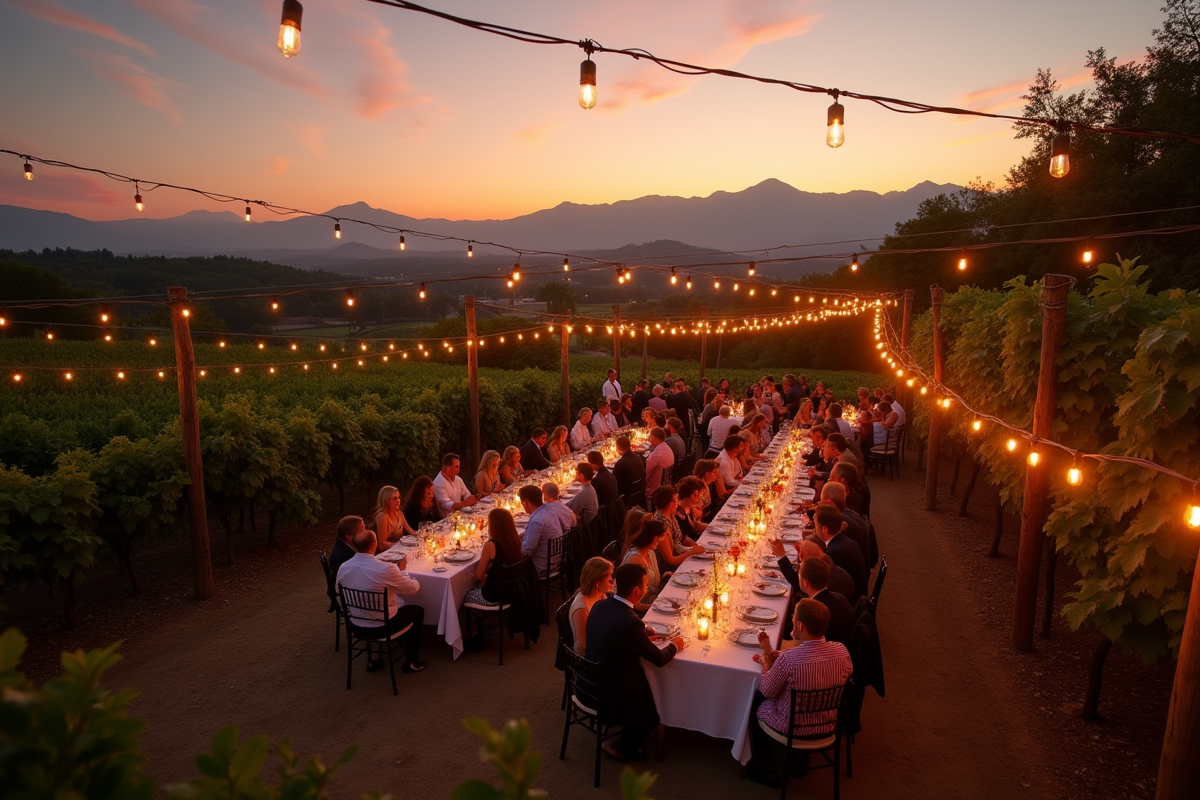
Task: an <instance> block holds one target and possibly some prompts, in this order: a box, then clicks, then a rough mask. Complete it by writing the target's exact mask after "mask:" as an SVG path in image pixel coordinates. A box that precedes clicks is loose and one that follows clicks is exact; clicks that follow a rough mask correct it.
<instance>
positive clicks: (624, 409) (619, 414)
mask: <svg viewBox="0 0 1200 800" xmlns="http://www.w3.org/2000/svg"><path fill="white" fill-rule="evenodd" d="M608 408H609V410H610V411H612V413H613V416H615V417H616V418H617V426H618V427H621V428H628V427H629V426H630V425H635V424H637V414H634V413H633V395H630V394H625V395H621V399H620V400H619V401H617V404H616V406H614V405H613V404H612V403H609V404H608Z"/></svg>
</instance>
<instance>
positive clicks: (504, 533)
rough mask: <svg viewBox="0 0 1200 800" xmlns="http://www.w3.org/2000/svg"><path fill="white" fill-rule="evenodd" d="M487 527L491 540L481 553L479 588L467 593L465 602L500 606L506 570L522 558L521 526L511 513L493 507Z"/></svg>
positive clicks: (477, 571) (477, 566)
mask: <svg viewBox="0 0 1200 800" xmlns="http://www.w3.org/2000/svg"><path fill="white" fill-rule="evenodd" d="M487 526H488V540H487V541H486V542H485V543H484V545H483V550H481V551H480V553H479V563H478V564H476V565H475V580H477V581H479V586H477V587H475V588H474V589H472V590H471V591H469V592H467V596H466V598H464V599H463V602H464V603H479V604H480V605H493V606H494V605H499V604H500V584H501V583H503V582H504V568H505V567H506V566H509V565H510V564H515V563H517V562H518V561H520V560H521V558H522V556H521V538H520V537H519V536H517V523H516V521H515V520H513V515H512V512H511V511H509V510H508V509H504V508H493V509H492V510H491V511H489V512H488V516H487Z"/></svg>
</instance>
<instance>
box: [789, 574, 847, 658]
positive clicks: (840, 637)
mask: <svg viewBox="0 0 1200 800" xmlns="http://www.w3.org/2000/svg"><path fill="white" fill-rule="evenodd" d="M828 583H829V565H828V564H826V563H825V561H824V560H823V559H820V558H809V559H806V560H805V561H804V562H803V563H802V564H800V591H801V592H803V593H804V596H805V597H811V598H812V599H813V600H816V601H817V602H818V603H820V604H821V605H823V606H825V607H826V608H828V609H829V627H828V628H826V629H825V638H826V639H828V640H829V641H831V642H841V643H842V644H844V645H846V646H847V647H849V646H850V637H851V635H852V634H853V633H854V609H853V608H851V607H850V601H849V600H847V599H846V597H845V596H844V595H841V594H839V593H838V592H835V591H832V590H831V589H829V586H828Z"/></svg>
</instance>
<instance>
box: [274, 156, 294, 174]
mask: <svg viewBox="0 0 1200 800" xmlns="http://www.w3.org/2000/svg"><path fill="white" fill-rule="evenodd" d="M291 165H292V160H291V159H290V158H284V157H283V156H271V174H272V175H282V174H283V173H285V172H287V170H288V167H290V166H291Z"/></svg>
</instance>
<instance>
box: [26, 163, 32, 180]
mask: <svg viewBox="0 0 1200 800" xmlns="http://www.w3.org/2000/svg"><path fill="white" fill-rule="evenodd" d="M25 180H27V181H31V180H33V165H32V164H30V163H29V162H28V161H26V162H25Z"/></svg>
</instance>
